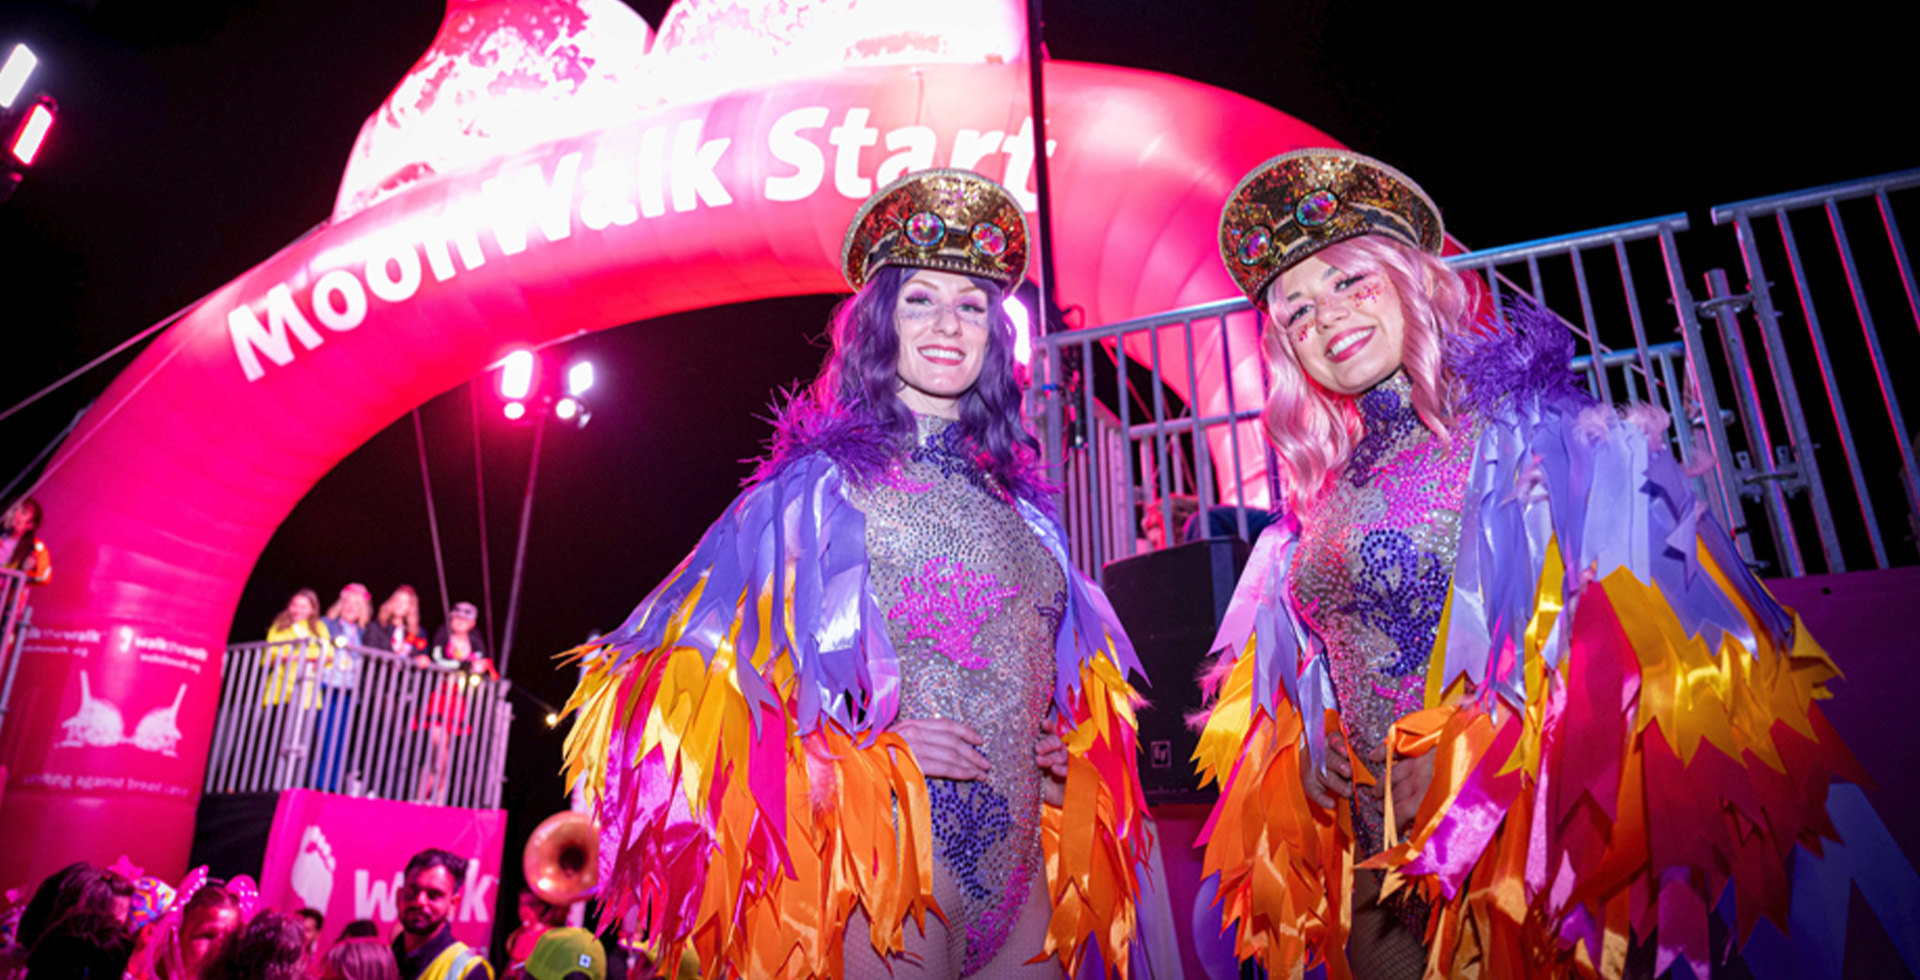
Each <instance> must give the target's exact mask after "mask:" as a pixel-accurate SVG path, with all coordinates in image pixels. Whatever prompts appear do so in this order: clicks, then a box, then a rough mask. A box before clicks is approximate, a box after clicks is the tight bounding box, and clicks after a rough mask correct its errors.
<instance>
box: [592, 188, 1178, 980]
mask: <svg viewBox="0 0 1920 980" xmlns="http://www.w3.org/2000/svg"><path fill="white" fill-rule="evenodd" d="M1026 232H1027V228H1026V221H1025V218H1024V216H1023V215H1022V213H1021V210H1020V206H1019V204H1018V203H1017V202H1016V201H1015V199H1014V198H1013V196H1012V195H1011V194H1010V193H1009V192H1008V191H1007V190H1006V189H1005V188H1002V187H1000V186H999V185H997V184H994V183H993V182H991V181H989V180H987V179H986V178H983V177H980V176H978V175H977V174H972V173H968V172H965V171H955V170H934V171H925V172H922V173H917V174H912V175H909V176H907V177H903V178H901V179H900V180H898V181H895V182H894V183H892V184H890V185H888V186H886V187H884V188H882V189H881V190H880V191H879V192H878V193H876V194H875V195H874V196H873V197H872V198H870V199H869V200H868V201H867V202H866V203H865V204H864V205H862V206H861V208H860V209H859V211H858V212H857V214H856V215H855V218H854V221H853V225H852V227H851V228H850V229H848V232H847V235H846V238H845V240H844V241H845V244H844V245H843V249H842V254H843V259H844V263H843V265H844V271H845V274H846V277H847V281H848V283H849V284H850V285H852V286H853V288H854V289H855V290H856V292H855V294H854V296H853V297H852V298H851V299H849V300H848V301H847V302H845V303H844V304H842V305H841V307H840V309H839V311H838V312H837V313H836V314H835V317H834V325H833V328H832V350H831V352H830V353H829V354H828V356H827V361H826V364H825V365H824V366H823V367H822V369H821V372H820V375H819V377H818V378H817V379H816V380H815V381H814V382H813V384H812V385H811V386H810V387H808V388H807V389H805V390H804V391H802V392H801V393H800V394H798V395H797V396H796V397H795V398H794V399H793V400H792V401H791V403H790V404H789V405H788V406H787V407H786V408H785V410H784V411H783V412H782V413H781V415H780V418H779V421H778V422H777V423H776V431H775V436H774V440H773V444H772V447H771V452H770V453H769V455H768V458H767V459H766V460H765V461H764V462H763V463H762V464H761V465H760V467H759V470H758V472H757V473H756V475H755V476H754V477H753V479H752V481H751V485H750V486H749V488H748V489H747V490H746V491H745V492H744V493H743V494H742V495H741V496H740V497H739V498H738V499H736V500H735V502H734V503H733V504H732V505H731V506H730V507H728V508H727V510H726V512H725V513H724V514H722V515H721V517H720V519H719V520H718V521H717V522H716V523H715V524H714V525H713V526H712V528H711V529H710V530H708V532H707V534H706V535H705V536H704V537H703V538H702V539H701V541H700V543H699V545H698V546H697V547H696V548H695V550H694V552H693V554H692V555H691V556H689V557H688V558H687V559H686V561H684V562H683V563H682V564H681V566H680V568H679V569H678V570H676V571H675V572H674V573H673V575H672V577H670V578H669V579H668V580H667V581H666V582H664V583H663V584H661V585H660V586H659V587H658V588H656V589H654V590H653V592H652V594H651V595H649V597H648V598H647V599H646V600H645V601H644V602H642V603H641V605H640V607H639V608H638V609H636V610H635V611H634V613H633V614H632V615H631V616H630V617H629V618H628V620H627V622H626V623H625V624H624V625H622V626H621V627H620V628H619V629H617V630H615V631H613V632H612V633H611V634H609V635H608V636H606V637H604V638H603V639H602V640H600V641H599V642H597V643H593V644H589V645H587V646H585V647H582V648H580V649H579V650H578V651H576V656H577V657H578V658H579V659H580V660H582V661H583V662H584V664H585V671H584V673H583V676H582V679H581V681H580V685H579V687H578V688H577V689H576V691H575V692H574V695H573V698H572V700H571V701H570V703H569V710H570V711H572V710H577V711H579V712H580V717H579V719H578V720H577V721H576V722H575V724H574V726H573V730H572V733H571V734H570V736H569V738H568V741H567V766H568V771H569V778H570V780H573V781H575V782H576V785H579V786H582V787H583V788H584V789H585V790H586V791H587V792H588V793H589V794H590V795H591V796H592V797H593V799H594V800H595V804H596V806H597V809H598V813H599V818H600V826H601V840H602V842H603V843H602V847H603V848H604V850H603V866H605V867H607V869H608V871H609V872H610V874H609V876H608V877H607V878H606V879H604V883H603V885H602V889H603V891H602V894H603V896H605V897H604V898H603V901H604V902H606V903H607V908H606V909H605V910H604V912H603V915H604V916H606V917H618V916H619V915H621V914H622V913H623V912H624V911H626V910H627V909H629V908H633V907H635V906H637V907H638V908H639V910H640V914H641V917H642V922H643V926H642V930H643V931H644V933H645V934H647V935H648V936H650V937H652V939H653V940H654V941H657V942H658V944H659V947H658V953H659V955H660V957H661V961H662V962H665V963H679V962H681V961H682V958H683V956H682V954H683V952H685V951H686V950H688V949H689V947H691V948H692V949H693V951H694V952H695V954H696V955H697V957H698V958H699V959H700V960H701V961H702V972H703V973H705V974H708V975H712V976H716V977H718V976H723V975H724V976H734V975H747V976H756V977H783V976H784V977H811V976H835V977H852V978H878V977H908V976H915V977H921V976H924V977H947V978H951V977H958V976H962V975H968V974H973V975H978V976H982V977H1004V976H1026V975H1034V976H1053V977H1058V976H1060V974H1061V972H1062V967H1063V965H1064V966H1065V967H1066V968H1067V969H1068V970H1077V969H1078V968H1079V966H1080V965H1081V961H1082V959H1083V958H1084V954H1086V953H1087V952H1088V950H1089V949H1098V951H1099V953H1100V955H1101V956H1102V957H1103V958H1104V959H1105V962H1106V963H1107V964H1108V965H1109V966H1114V965H1115V964H1123V963H1125V962H1127V959H1128V957H1129V955H1130V954H1131V953H1132V951H1133V950H1132V944H1133V941H1134V932H1135V929H1134V927H1135V924H1136V922H1137V921H1138V920H1137V918H1136V915H1135V900H1136V894H1135V888H1136V885H1137V884H1138V883H1140V882H1141V881H1142V879H1143V878H1144V875H1136V870H1137V868H1138V865H1139V864H1140V863H1141V862H1142V861H1143V860H1144V859H1145V857H1146V853H1147V847H1148V830H1147V825H1146V807H1145V800H1144V797H1143V796H1142V793H1141V789H1140V784H1139V776H1138V773H1137V771H1136V769H1135V760H1134V749H1133V732H1134V724H1133V715H1132V705H1133V702H1134V693H1133V689H1132V687H1131V686H1130V683H1129V681H1128V674H1129V673H1130V672H1137V669H1138V668H1137V662H1136V661H1135V659H1134V657H1133V651H1132V648H1131V646H1130V645H1129V644H1128V643H1127V641H1126V638H1125V637H1124V635H1123V634H1122V633H1121V630H1120V627H1119V624H1118V622H1117V621H1116V620H1115V619H1114V618H1113V615H1112V611H1111V609H1110V608H1109V607H1108V605H1107V602H1106V600H1105V598H1104V597H1103V596H1102V595H1101V594H1100V592H1099V589H1098V587H1097V586H1095V585H1094V584H1092V583H1091V582H1089V581H1087V580H1086V579H1085V577H1084V576H1081V575H1080V574H1079V573H1078V572H1076V571H1075V570H1074V569H1073V568H1072V567H1071V566H1069V565H1068V564H1067V561H1066V558H1065V554H1066V553H1065V543H1064V532H1063V531H1062V530H1061V528H1060V526H1059V524H1058V523H1056V521H1055V520H1054V517H1053V516H1052V514H1051V506H1050V498H1049V496H1048V491H1047V488H1046V487H1044V485H1043V484H1042V482H1041V478H1040V472H1039V445H1038V442H1037V440H1036V439H1035V438H1034V437H1033V435H1032V433H1031V432H1030V431H1029V430H1028V429H1027V427H1026V424H1025V421H1024V419H1023V417H1022V415H1021V404H1022V387H1023V382H1022V379H1021V377H1020V372H1019V368H1018V366H1017V364H1016V363H1015V361H1014V357H1013V345H1014V338H1013V329H1012V325H1011V321H1010V319H1009V318H1008V316H1007V314H1006V311H1005V309H1004V307H1003V305H1002V303H1003V300H1004V297H1005V295H1006V291H1007V290H1008V289H1011V288H1012V287H1013V286H1014V285H1015V284H1017V283H1018V282H1019V281H1020V280H1021V278H1022V277H1023V276H1024V274H1025V271H1026V264H1027V235H1026ZM1056 731H1057V732H1059V734H1055V732H1056ZM1062 778H1064V784H1063V782H1062ZM1063 795H1064V798H1065V799H1067V800H1069V801H1072V802H1073V804H1075V805H1073V806H1071V807H1069V808H1068V809H1067V810H1065V811H1063V810H1062V809H1061V807H1060V806H1059V804H1060V801H1061V799H1062V797H1063ZM689 800H691V801H692V805H693V807H694V808H695V812H697V813H699V814H701V816H700V817H699V818H698V819H697V820H689V818H688V817H687V816H686V815H685V814H686V812H687V806H688V801H689ZM1067 813H1070V814H1072V816H1071V817H1067V816H1065V815H1064V814H1067ZM708 814H712V816H711V817H709V816H708ZM1063 822H1069V825H1067V826H1062V823H1063ZM690 842H692V843H690ZM710 853H719V854H729V855H734V856H736V858H737V859H730V860H727V861H713V860H710V859H709V857H708V855H709V854H710ZM1089 853H1097V854H1098V855H1099V857H1098V858H1097V859H1095V858H1089V859H1088V860H1090V861H1092V860H1097V861H1098V862H1099V867H1100V868H1101V869H1102V870H1101V871H1100V872H1099V874H1098V875H1097V876H1094V875H1090V874H1083V873H1082V869H1085V868H1086V867H1087V864H1086V862H1083V861H1082V860H1081V856H1085V855H1088V854H1089ZM1095 877H1097V879H1098V880H1097V881H1096V880H1094V879H1095ZM1142 887H1144V886H1142ZM936 899H937V901H938V906H937V907H938V909H939V912H938V913H935V912H934V909H935V907H936V906H935V904H934V902H935V900H936Z"/></svg>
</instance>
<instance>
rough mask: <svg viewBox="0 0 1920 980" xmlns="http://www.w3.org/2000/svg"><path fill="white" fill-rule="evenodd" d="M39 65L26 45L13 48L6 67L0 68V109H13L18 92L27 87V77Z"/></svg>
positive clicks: (17, 45)
mask: <svg viewBox="0 0 1920 980" xmlns="http://www.w3.org/2000/svg"><path fill="white" fill-rule="evenodd" d="M39 63H40V59H39V58H36V57H34V56H33V52H32V51H30V50H28V48H27V46H26V45H24V44H16V45H14V46H13V53H12V54H9V55H7V64H6V66H5V67H3V68H0V109H11V108H13V100H15V99H17V98H19V97H20V90H21V89H23V88H25V87H26V85H27V76H29V75H31V74H33V67H34V66H35V65H37V64H39Z"/></svg>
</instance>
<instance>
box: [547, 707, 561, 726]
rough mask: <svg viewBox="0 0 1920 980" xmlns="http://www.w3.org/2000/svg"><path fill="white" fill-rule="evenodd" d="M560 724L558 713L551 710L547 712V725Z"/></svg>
mask: <svg viewBox="0 0 1920 980" xmlns="http://www.w3.org/2000/svg"><path fill="white" fill-rule="evenodd" d="M559 724H560V716H559V715H557V714H554V713H553V712H551V711H549V712H547V727H548V728H555V727H558V726H559Z"/></svg>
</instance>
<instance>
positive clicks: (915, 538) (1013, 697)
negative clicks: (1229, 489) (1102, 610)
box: [849, 416, 1067, 976]
mask: <svg viewBox="0 0 1920 980" xmlns="http://www.w3.org/2000/svg"><path fill="white" fill-rule="evenodd" d="M919 428H920V437H921V438H920V442H919V446H918V448H917V449H915V450H914V451H913V452H912V453H911V454H910V455H909V456H908V458H907V459H906V460H905V461H904V462H903V463H902V465H901V468H900V472H899V473H898V474H897V478H896V479H893V480H890V481H887V482H884V483H880V484H876V485H874V486H871V487H867V488H860V489H855V490H853V491H852V492H851V493H850V494H849V499H850V500H851V501H852V502H853V503H854V505H855V506H857V507H859V508H860V509H861V510H862V511H864V512H865V513H866V517H867V556H868V561H869V563H870V564H869V568H870V569H871V572H870V576H871V577H870V579H869V581H870V582H871V584H872V588H873V594H874V599H875V600H876V602H877V603H878V605H879V607H880V609H881V610H883V611H884V612H885V614H886V616H887V633H888V636H889V638H891V639H892V640H893V645H894V649H895V650H896V651H897V652H898V655H899V658H900V715H899V716H900V717H901V718H945V719H952V720H955V721H960V722H964V723H965V724H967V725H968V726H970V727H971V728H973V729H974V731H976V732H977V733H979V735H980V737H981V738H982V739H983V740H984V742H985V744H983V745H981V746H980V749H979V750H980V752H981V753H982V754H984V755H985V756H986V757H987V760H988V762H989V764H990V767H991V768H990V771H989V774H988V775H987V776H986V777H985V778H983V779H980V780H973V781H955V780H946V779H937V778H929V779H928V780H927V791H928V797H929V802H930V803H931V806H932V810H933V854H934V859H935V861H936V862H937V863H939V864H940V865H942V866H944V867H945V868H946V870H947V872H948V873H949V874H950V875H951V876H952V878H953V880H954V883H955V884H956V885H957V886H958V892H959V893H958V894H957V895H947V896H942V895H940V894H939V893H938V889H937V888H936V895H935V897H936V898H939V899H940V901H941V904H942V907H943V910H944V911H945V913H946V917H947V923H948V926H949V929H950V933H949V937H950V940H951V942H952V946H951V947H950V953H951V955H952V956H953V957H954V959H955V960H957V961H959V962H961V963H962V968H961V971H962V975H963V976H964V975H966V974H970V973H973V972H976V971H977V970H979V969H980V968H981V967H982V966H985V965H986V964H987V963H989V962H991V961H992V959H993V957H994V956H995V954H997V953H998V952H999V951H1000V948H1001V947H1002V946H1003V945H1005V943H1006V941H1007V937H1008V935H1009V934H1010V933H1011V931H1012V929H1013V925H1014V923H1015V922H1016V921H1018V919H1019V917H1020V913H1021V910H1022V909H1023V908H1024V907H1025V905H1026V903H1027V900H1028V897H1029V896H1030V895H1031V894H1032V891H1033V889H1034V887H1035V885H1036V882H1038V883H1039V885H1040V886H1041V887H1042V888H1044V885H1045V882H1044V880H1043V879H1041V877H1040V876H1043V875H1045V874H1046V868H1045V865H1044V863H1043V861H1042V858H1041V853H1040V784H1041V778H1042V775H1041V772H1040V770H1039V767H1038V765H1037V763H1036V762H1035V759H1034V744H1035V741H1036V739H1037V738H1038V737H1039V731H1040V722H1041V720H1042V719H1043V718H1045V717H1046V715H1047V712H1048V709H1049V707H1050V705H1051V702H1052V695H1053V681H1054V677H1053V675H1054V656H1055V654H1054V642H1055V639H1056V638H1057V636H1058V634H1059V630H1060V620H1061V617H1062V615H1063V614H1064V612H1065V610H1066V605H1067V602H1066V585H1067V583H1066V579H1065V577H1064V576H1063V575H1062V573H1061V571H1060V566H1059V565H1058V564H1057V563H1055V561H1054V559H1053V556H1052V555H1051V554H1050V553H1049V552H1048V551H1047V550H1046V547H1045V546H1044V545H1043V544H1042V543H1041V542H1040V539H1039V538H1038V537H1036V536H1035V535H1034V533H1033V531H1032V530H1031V529H1030V528H1029V527H1028V526H1027V524H1026V521H1025V520H1024V519H1022V518H1021V516H1020V513H1019V511H1017V510H1015V509H1014V507H1013V506H1012V504H1011V503H1010V502H1009V500H1008V497H1007V495H1006V493H1005V492H1003V491H1002V490H1001V489H1000V487H999V486H998V485H997V484H996V483H995V482H994V481H993V478H992V477H991V476H990V475H988V474H987V473H986V472H985V471H984V470H982V469H981V467H980V465H979V464H978V463H977V462H976V461H975V458H974V454H973V453H972V452H971V451H969V450H970V447H969V446H968V445H967V443H966V441H965V440H964V439H963V438H962V437H961V436H960V433H959V427H958V426H956V425H952V424H950V423H948V422H947V421H945V420H942V419H935V418H929V417H925V416H922V417H920V419H919ZM937 881H938V877H937V876H936V882H937ZM963 943H964V948H962V944H963ZM1013 952H1016V953H1018V954H1020V958H1021V959H1023V960H1024V959H1026V958H1028V957H1030V956H1033V955H1035V954H1037V953H1038V952H1039V950H1038V949H1032V950H1015V951H1013Z"/></svg>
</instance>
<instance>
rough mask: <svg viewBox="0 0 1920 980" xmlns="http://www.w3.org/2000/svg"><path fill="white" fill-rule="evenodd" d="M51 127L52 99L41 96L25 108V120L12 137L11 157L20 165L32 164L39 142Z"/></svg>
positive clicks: (44, 137)
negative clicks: (31, 105) (31, 106)
mask: <svg viewBox="0 0 1920 980" xmlns="http://www.w3.org/2000/svg"><path fill="white" fill-rule="evenodd" d="M52 128H53V100H52V99H49V98H45V97H42V98H41V99H40V101H39V102H37V103H34V106H33V108H32V109H29V110H27V121H26V122H24V123H22V124H21V125H20V129H19V130H18V131H17V132H16V133H15V134H14V137H13V158H14V159H15V160H18V161H20V164H21V166H32V165H33V158H34V156H35V155H36V154H38V153H39V152H40V144H41V143H42V142H43V141H45V140H46V138H47V130H49V129H52Z"/></svg>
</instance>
